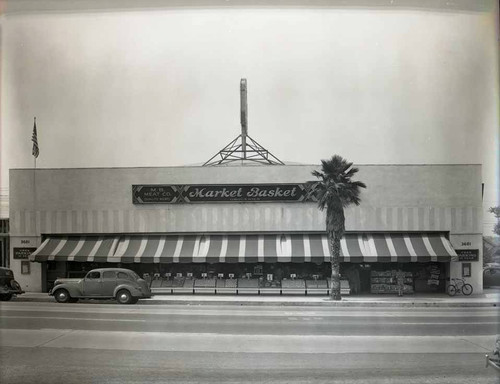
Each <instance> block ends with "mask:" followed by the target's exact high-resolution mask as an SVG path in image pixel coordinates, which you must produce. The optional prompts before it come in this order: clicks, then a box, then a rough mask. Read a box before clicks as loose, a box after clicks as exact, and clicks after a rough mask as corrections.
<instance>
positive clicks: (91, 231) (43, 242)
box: [10, 164, 482, 295]
mask: <svg viewBox="0 0 500 384" xmlns="http://www.w3.org/2000/svg"><path fill="white" fill-rule="evenodd" d="M358 167H359V172H358V174H357V175H356V176H357V177H356V180H360V181H363V182H364V183H365V184H366V185H367V189H366V190H363V191H362V194H361V205H360V206H358V207H351V208H348V209H347V210H346V231H347V232H346V235H345V237H344V239H343V240H342V243H341V245H342V255H341V257H342V263H341V275H342V279H343V280H344V283H343V288H344V291H345V292H346V293H348V292H350V293H351V294H357V293H373V294H382V293H395V288H396V287H395V285H394V283H393V282H394V279H393V275H394V273H395V271H396V270H398V269H402V270H403V271H405V273H406V281H405V291H406V292H407V293H413V292H445V287H446V284H447V281H448V279H449V278H450V277H451V278H464V279H465V280H466V281H467V282H468V283H470V284H472V286H473V288H474V293H481V292H482V247H481V243H482V234H481V228H482V217H481V215H482V213H481V212H482V211H481V209H482V197H481V166H480V165H359V166H358ZM317 169H319V166H318V165H258V164H255V165H228V166H189V167H161V168H160V167H158V168H92V169H37V170H33V169H12V170H11V171H10V191H11V193H10V196H11V197H10V255H11V256H10V257H11V260H10V265H11V268H12V269H13V270H14V273H15V275H16V277H17V278H18V280H19V282H20V283H21V285H22V287H23V289H25V290H26V291H35V292H37V291H38V292H41V291H46V290H47V289H50V286H51V284H52V282H53V281H54V280H55V278H57V277H62V276H65V277H79V276H84V275H85V273H86V271H89V270H90V269H92V268H94V267H102V266H121V267H125V268H130V269H133V270H135V271H136V272H137V273H139V274H140V275H144V274H148V275H149V277H150V278H151V280H152V282H151V284H152V287H153V288H154V290H155V291H156V292H157V293H160V292H162V293H177V292H184V293H186V292H189V293H198V292H212V293H238V294H242V293H260V294H266V293H269V294H280V293H282V294H287V293H295V294H325V295H326V292H327V288H328V280H327V279H328V276H329V274H330V264H329V252H328V246H327V242H326V234H325V217H324V213H323V212H321V211H319V210H318V208H317V203H316V202H315V201H313V199H311V198H310V197H311V194H309V193H308V192H309V191H310V189H311V188H314V184H313V183H311V182H314V181H315V180H314V177H313V176H312V174H311V172H312V171H313V170H317Z"/></svg>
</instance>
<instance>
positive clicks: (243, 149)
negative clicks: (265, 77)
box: [203, 79, 284, 166]
mask: <svg viewBox="0 0 500 384" xmlns="http://www.w3.org/2000/svg"><path fill="white" fill-rule="evenodd" d="M240 115H241V116H240V121H241V134H240V135H238V136H237V137H236V139H234V140H233V141H231V142H230V143H229V144H228V145H226V146H225V147H224V148H222V149H221V150H220V151H219V152H218V153H217V154H216V155H214V156H212V158H211V159H210V160H208V161H207V162H206V163H205V164H203V166H205V165H222V164H227V163H231V162H234V161H241V163H251V162H253V163H260V164H266V165H284V163H283V162H282V161H281V160H280V159H278V158H277V157H275V156H274V155H273V154H272V153H271V152H269V151H268V150H267V149H265V148H264V147H263V146H261V145H260V144H259V143H257V142H256V141H255V140H254V139H252V138H251V137H250V136H248V101H247V79H241V81H240Z"/></svg>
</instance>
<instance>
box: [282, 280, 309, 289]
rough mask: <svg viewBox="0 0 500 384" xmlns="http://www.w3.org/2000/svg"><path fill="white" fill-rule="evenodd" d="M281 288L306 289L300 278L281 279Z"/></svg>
mask: <svg viewBox="0 0 500 384" xmlns="http://www.w3.org/2000/svg"><path fill="white" fill-rule="evenodd" d="M281 288H283V289H304V290H305V289H306V282H305V281H304V280H302V279H294V280H288V279H283V280H282V281H281Z"/></svg>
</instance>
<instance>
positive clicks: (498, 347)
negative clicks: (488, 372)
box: [486, 335, 500, 372]
mask: <svg viewBox="0 0 500 384" xmlns="http://www.w3.org/2000/svg"><path fill="white" fill-rule="evenodd" d="M488 366H490V367H492V368H493V369H495V370H496V371H498V372H500V335H498V336H497V340H496V343H495V349H494V350H493V355H492V356H490V355H486V368H488Z"/></svg>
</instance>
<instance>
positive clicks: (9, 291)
mask: <svg viewBox="0 0 500 384" xmlns="http://www.w3.org/2000/svg"><path fill="white" fill-rule="evenodd" d="M22 293H24V291H23V290H22V289H21V286H20V285H19V283H18V282H17V281H16V280H14V272H12V270H11V269H9V268H4V267H0V300H1V301H8V300H10V299H12V296H13V295H20V294H22Z"/></svg>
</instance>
